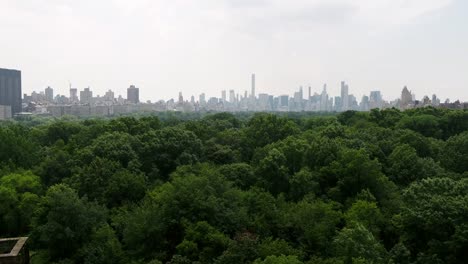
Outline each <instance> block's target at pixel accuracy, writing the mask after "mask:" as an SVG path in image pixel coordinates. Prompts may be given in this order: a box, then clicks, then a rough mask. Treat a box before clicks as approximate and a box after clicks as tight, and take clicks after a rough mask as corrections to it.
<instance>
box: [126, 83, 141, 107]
mask: <svg viewBox="0 0 468 264" xmlns="http://www.w3.org/2000/svg"><path fill="white" fill-rule="evenodd" d="M127 101H128V102H129V103H132V104H138V103H139V102H140V89H139V88H136V87H135V85H130V87H129V88H127Z"/></svg>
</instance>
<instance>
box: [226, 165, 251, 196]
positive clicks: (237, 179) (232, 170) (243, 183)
mask: <svg viewBox="0 0 468 264" xmlns="http://www.w3.org/2000/svg"><path fill="white" fill-rule="evenodd" d="M219 171H220V173H221V174H222V175H223V176H224V177H226V179H228V180H229V181H231V182H232V183H233V184H234V186H236V187H238V188H240V189H242V190H247V189H249V188H250V187H251V186H253V185H255V183H257V181H258V179H257V177H256V175H255V174H254V171H253V168H252V167H251V166H250V165H249V164H246V163H234V164H228V165H224V166H221V167H220V168H219Z"/></svg>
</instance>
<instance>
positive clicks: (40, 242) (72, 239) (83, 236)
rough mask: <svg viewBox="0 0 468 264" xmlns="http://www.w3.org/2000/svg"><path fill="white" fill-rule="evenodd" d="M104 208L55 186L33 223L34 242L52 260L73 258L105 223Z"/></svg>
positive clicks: (47, 195)
mask: <svg viewBox="0 0 468 264" xmlns="http://www.w3.org/2000/svg"><path fill="white" fill-rule="evenodd" d="M105 214H106V211H105V210H104V208H102V207H100V206H98V205H96V204H94V203H90V202H88V201H87V200H86V199H83V198H81V199H80V198H79V197H78V195H77V193H76V192H75V191H74V190H73V189H71V188H70V187H68V186H66V185H62V184H60V185H54V186H52V187H50V188H49V189H48V190H47V193H46V195H45V196H44V197H43V198H42V200H41V202H40V204H39V206H38V210H37V212H36V214H35V218H34V219H33V225H32V226H33V234H32V236H33V241H34V245H36V246H37V247H38V248H39V249H44V250H47V252H48V255H49V256H50V258H51V260H52V261H53V260H59V259H65V258H73V257H76V256H77V253H78V251H79V249H80V248H81V247H82V246H83V244H84V243H85V242H86V241H88V240H89V238H90V236H91V235H92V232H93V229H94V227H95V226H99V225H100V224H102V223H103V222H104V221H105V217H106V215H105Z"/></svg>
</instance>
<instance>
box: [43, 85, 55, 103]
mask: <svg viewBox="0 0 468 264" xmlns="http://www.w3.org/2000/svg"><path fill="white" fill-rule="evenodd" d="M44 92H45V98H46V101H47V102H49V103H52V102H53V101H54V89H52V88H50V86H48V87H47V88H45V91H44Z"/></svg>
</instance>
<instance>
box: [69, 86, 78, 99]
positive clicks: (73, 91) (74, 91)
mask: <svg viewBox="0 0 468 264" xmlns="http://www.w3.org/2000/svg"><path fill="white" fill-rule="evenodd" d="M78 101H79V100H78V89H76V88H71V86H70V102H71V103H77V102H78Z"/></svg>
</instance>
